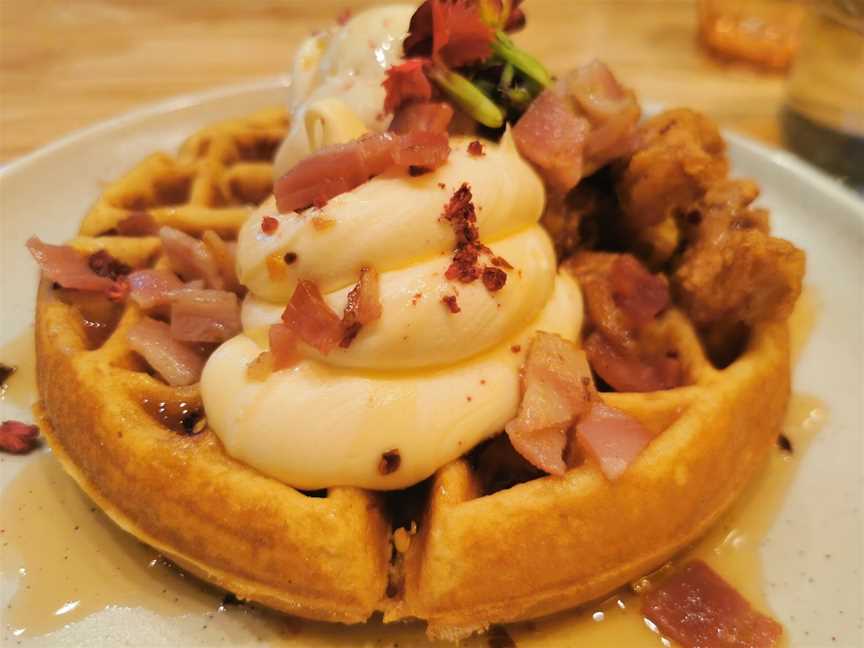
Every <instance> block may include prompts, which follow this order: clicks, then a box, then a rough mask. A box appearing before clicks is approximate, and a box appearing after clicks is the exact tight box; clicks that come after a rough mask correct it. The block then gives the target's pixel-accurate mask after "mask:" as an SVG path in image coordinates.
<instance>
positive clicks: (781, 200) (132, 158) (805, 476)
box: [0, 79, 864, 648]
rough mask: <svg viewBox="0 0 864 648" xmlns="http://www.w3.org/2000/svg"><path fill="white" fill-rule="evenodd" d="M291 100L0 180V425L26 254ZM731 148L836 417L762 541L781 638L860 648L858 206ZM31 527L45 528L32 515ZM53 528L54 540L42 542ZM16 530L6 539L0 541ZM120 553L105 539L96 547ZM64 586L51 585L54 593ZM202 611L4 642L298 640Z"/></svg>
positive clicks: (104, 622)
mask: <svg viewBox="0 0 864 648" xmlns="http://www.w3.org/2000/svg"><path fill="white" fill-rule="evenodd" d="M284 94H285V82H284V80H281V79H272V80H265V81H261V82H257V83H253V84H248V85H243V86H235V87H231V88H226V89H222V90H217V91H215V92H209V93H204V94H197V95H190V96H187V97H182V98H178V99H174V100H171V101H168V102H165V103H162V104H159V105H156V106H153V107H150V108H145V109H143V110H139V111H137V112H134V113H131V114H129V115H126V116H124V117H120V118H118V119H114V120H111V121H108V122H105V123H103V124H100V125H97V126H94V127H92V128H88V129H86V130H83V131H80V132H78V133H75V134H72V135H70V136H68V137H66V138H63V139H61V140H59V141H57V142H55V143H54V144H51V145H49V146H47V147H45V148H43V149H41V150H39V151H36V152H35V153H32V154H31V155H28V156H26V157H24V158H22V159H20V160H18V161H16V162H14V163H13V164H11V165H9V166H7V167H6V168H4V169H3V170H2V172H0V205H2V211H0V232H2V236H0V250H2V257H0V260H2V273H0V290H2V292H0V353H5V354H9V355H10V356H14V357H2V356H0V361H4V362H6V363H12V364H21V365H22V367H23V368H24V369H23V370H22V372H21V373H20V375H18V376H16V377H15V378H14V379H13V380H15V381H16V386H15V393H16V397H15V398H11V397H9V395H7V396H4V397H3V399H2V400H0V420H5V419H10V418H11V419H24V420H29V418H30V413H29V411H27V406H28V405H29V404H30V403H32V401H34V400H35V398H36V396H35V391H32V375H28V374H29V373H30V372H29V371H28V370H27V367H28V366H30V365H31V364H32V363H28V357H29V356H31V355H32V351H31V350H30V349H29V348H27V346H26V340H27V338H28V334H29V333H30V332H31V331H32V321H33V306H34V293H35V286H36V279H37V273H36V266H35V264H34V263H33V262H32V261H31V260H30V258H29V256H28V254H27V252H26V250H25V248H24V241H25V240H26V239H27V238H28V237H29V236H30V235H31V234H33V233H38V234H39V235H40V236H41V237H42V238H43V239H44V240H46V241H49V242H52V243H59V242H62V241H64V240H65V239H67V238H69V237H70V236H72V235H73V234H74V233H75V231H76V229H77V227H78V224H79V222H80V220H81V218H82V216H83V215H84V213H85V211H86V210H87V208H88V207H89V206H90V204H91V203H92V202H93V201H94V200H95V199H96V197H97V196H98V194H99V193H100V187H101V186H102V183H104V182H106V181H108V180H110V179H113V178H116V177H117V176H118V175H120V174H121V173H123V172H124V171H125V170H126V169H128V168H129V167H130V166H131V165H133V164H134V163H135V162H136V161H137V160H139V159H140V158H142V157H143V156H145V155H146V154H148V153H151V152H153V151H156V150H168V151H171V150H174V149H175V148H176V147H177V146H178V145H179V144H180V143H181V141H182V140H183V139H184V138H185V137H187V136H188V135H189V134H191V133H193V132H194V131H195V130H196V129H198V128H200V127H201V126H203V125H205V124H207V123H209V122H213V121H216V120H219V119H223V118H227V117H231V116H236V115H242V114H244V113H248V112H251V111H253V110H255V109H257V108H260V107H264V106H270V105H277V104H280V103H282V102H283V99H284ZM727 138H728V141H729V144H730V153H731V158H732V161H733V167H734V171H735V174H736V175H741V176H747V177H751V178H755V179H757V180H758V181H759V183H760V185H761V186H762V189H763V194H762V198H761V199H760V202H761V204H763V205H765V206H767V207H769V208H770V209H771V211H772V214H773V224H774V229H775V232H776V233H777V234H779V235H780V236H783V237H785V238H788V239H790V240H792V241H794V242H795V243H796V244H797V245H799V246H800V247H803V248H804V249H805V250H806V252H807V256H808V268H807V277H806V283H807V286H808V291H809V295H810V299H811V300H812V301H813V302H814V303H815V304H816V308H815V311H814V313H815V316H816V322H815V326H814V329H813V332H812V335H811V337H810V339H809V341H808V342H807V344H806V346H805V348H804V349H803V352H802V353H801V355H800V358H799V361H798V365H797V368H796V374H795V391H797V392H802V393H806V394H810V395H815V396H816V397H818V398H819V399H820V400H821V401H822V402H823V403H824V404H825V406H826V409H827V413H828V422H827V424H826V425H825V426H824V428H823V429H822V431H821V432H820V433H819V434H818V436H817V437H816V438H815V440H814V441H813V443H812V444H811V445H810V447H809V448H808V450H807V452H806V455H805V456H804V458H803V460H802V462H801V465H800V468H799V470H798V473H797V475H796V477H795V480H794V482H793V484H792V486H791V488H789V490H788V493H787V495H786V497H785V500H784V502H783V504H782V507H781V510H780V512H779V515H778V516H777V518H776V520H775V522H774V524H773V527H772V528H771V530H770V532H769V533H768V534H767V536H766V537H765V540H764V544H763V559H764V569H765V582H766V584H767V596H768V600H769V602H770V604H771V608H772V609H773V610H775V612H776V613H777V615H778V617H779V618H780V620H781V621H782V622H783V624H784V625H785V626H786V628H787V630H788V632H789V635H790V637H791V644H792V645H793V646H812V647H820V648H821V647H824V646H849V647H851V646H859V645H862V584H861V582H862V574H861V566H862V461H864V456H862V441H861V435H862V432H864V425H862V423H864V416H862V408H864V406H862V402H864V400H862V399H864V369H862V367H864V343H862V336H864V202H862V201H861V200H859V199H858V198H857V197H856V196H854V195H853V194H852V193H851V192H849V191H847V190H846V189H844V188H843V187H842V186H840V185H839V184H837V183H836V182H835V181H833V180H831V179H830V178H828V177H827V176H825V175H823V174H822V173H820V172H819V171H817V170H815V169H813V168H812V167H810V166H808V165H806V164H804V163H802V162H801V161H799V160H798V159H797V158H795V157H793V156H791V155H789V154H787V153H784V152H781V151H777V150H772V149H769V148H766V147H764V146H762V145H760V144H757V143H755V142H753V141H751V140H748V139H745V138H743V137H740V136H736V135H733V134H727ZM10 395H11V390H10ZM34 457H35V458H34ZM46 460H49V459H47V458H45V457H41V458H40V457H39V455H38V454H37V455H30V456H28V457H22V458H13V457H9V456H8V455H6V456H3V457H2V458H0V499H2V497H3V496H4V494H5V493H6V492H7V491H9V489H10V487H11V486H12V485H13V484H14V482H15V480H16V478H17V477H18V476H19V475H20V474H22V472H23V471H24V470H25V469H26V467H27V466H28V465H29V462H33V461H46ZM52 479H54V480H55V481H54V482H52V483H56V488H57V494H56V497H57V504H58V506H60V508H59V509H58V510H61V511H62V510H66V509H69V510H71V508H74V506H78V507H79V508H80V507H81V506H82V504H81V502H82V501H83V500H81V497H80V496H78V495H77V493H76V492H75V489H74V487H73V486H72V485H71V483H70V482H69V481H63V479H62V478H61V477H59V476H57V475H55V476H54V477H52ZM70 498H72V499H70ZM72 500H75V501H72ZM76 502H77V503H76ZM11 505H12V504H11V502H7V503H6V507H7V508H6V509H3V508H0V512H2V513H3V516H4V522H2V523H0V526H6V525H8V524H10V523H12V514H13V513H14V511H12V510H10V509H9V508H8V507H9V506H11ZM64 507H65V508H64ZM32 514H33V515H38V513H37V512H35V511H34V512H33V513H32ZM50 528H51V527H50V525H49V526H47V527H46V529H48V533H50ZM14 531H15V529H14V528H8V529H5V528H4V529H3V530H2V532H0V537H2V534H10V533H14ZM7 537H8V536H7ZM124 541H125V540H122V539H119V536H118V535H117V534H111V533H109V532H107V531H106V532H105V534H104V540H102V542H106V543H111V542H124ZM7 544H9V545H11V544H12V543H6V542H3V543H2V545H3V547H2V550H0V551H2V553H0V558H2V563H0V564H2V580H0V614H4V613H5V612H6V608H7V604H8V603H9V602H10V601H11V600H12V599H13V597H15V596H16V595H17V594H20V593H17V590H18V588H19V587H21V588H23V587H25V582H27V583H29V582H30V581H27V580H26V578H25V577H24V575H23V574H21V573H19V571H18V570H19V568H20V565H19V563H20V556H18V555H17V554H16V553H15V551H13V550H12V549H11V548H9V547H7ZM73 558H74V556H73ZM48 562H49V561H48V559H47V558H46V564H48ZM52 564H54V563H52ZM31 568H32V567H31ZM62 576H63V575H62V574H57V579H58V583H59V582H60V579H61V578H62ZM94 577H96V576H95V575H94ZM113 577H114V576H112V578H113ZM117 578H119V576H117ZM40 582H42V583H43V584H44V583H45V582H46V581H45V580H42V581H40ZM47 582H49V583H50V580H49V581H47ZM106 587H110V585H106ZM186 587H187V589H188V586H186ZM181 589H182V588H181ZM214 596H215V595H214ZM192 598H195V597H194V596H193V597H192ZM198 599H200V596H199V597H198V598H197V599H196V601H197V602H196V603H195V604H194V605H193V604H191V603H190V609H194V610H195V611H196V612H195V614H192V613H191V612H190V613H189V614H186V615H183V614H179V615H178V614H172V615H159V614H157V613H155V612H153V611H152V610H147V609H144V610H137V611H136V610H135V609H134V608H135V606H134V605H131V604H130V605H127V606H125V607H124V606H123V605H115V606H112V607H110V609H107V610H102V612H100V613H99V614H94V615H90V616H89V617H86V618H84V619H82V620H79V621H77V622H75V623H72V624H65V625H64V624H63V623H60V622H58V623H57V624H55V625H56V628H54V629H53V630H52V632H50V633H49V634H45V635H42V636H41V637H40V636H34V633H33V632H28V631H24V632H18V634H17V635H16V634H15V632H16V630H20V628H15V627H13V626H12V625H11V620H10V619H8V618H5V617H4V618H3V623H2V625H3V629H2V635H3V637H2V641H3V642H5V641H10V644H9V645H11V642H12V641H13V640H14V639H18V640H20V641H22V642H23V643H24V644H25V645H37V644H55V645H56V644H61V643H62V644H66V645H80V644H82V643H87V644H88V645H116V644H118V643H121V642H122V643H130V644H138V645H143V644H146V645H157V644H158V645H176V644H186V645H189V644H197V645H213V644H216V643H221V642H223V641H227V642H231V643H234V644H235V645H236V644H246V643H253V642H255V641H256V639H260V638H262V637H263V638H264V639H266V640H271V641H275V640H276V639H277V638H279V637H281V639H279V641H280V642H285V641H288V642H289V643H292V640H291V636H292V632H291V631H287V632H286V631H285V628H284V624H283V626H280V627H276V626H278V625H279V623H278V622H276V621H274V620H273V618H272V615H271V616H267V615H258V616H256V614H257V613H248V614H243V615H240V616H237V615H235V616H234V617H232V618H228V617H227V616H226V619H218V618H216V619H214V620H212V623H211V626H212V627H211V630H210V631H207V628H206V626H207V622H206V621H205V623H204V624H203V626H204V627H203V628H202V627H201V625H202V624H201V619H202V618H205V619H207V618H210V617H213V616H214V615H213V614H210V615H209V616H207V615H206V613H203V612H201V609H202V608H201V603H200V600H198ZM181 604H182V601H181ZM205 607H206V606H205ZM211 610H212V608H211ZM196 614H197V616H196ZM202 615H203V616H202ZM217 616H218V615H217ZM259 617H260V618H259ZM61 621H62V619H61ZM274 624H275V625H274ZM193 626H194V627H193ZM274 627H276V629H275V630H274ZM280 628H281V629H280ZM214 629H215V630H216V631H218V636H217V635H216V634H213V630H214ZM379 630H380V626H379ZM352 632H353V634H346V633H343V632H335V631H334V632H331V631H330V630H329V629H328V628H327V627H326V626H323V625H315V624H313V626H312V629H311V630H308V629H307V630H304V632H303V633H302V634H301V635H300V636H299V637H298V638H297V641H298V642H299V643H296V645H330V644H332V643H334V642H339V643H351V644H354V645H357V644H361V643H370V644H371V642H376V643H377V641H378V639H380V638H376V637H375V630H374V628H373V629H371V630H369V631H362V630H361V631H356V630H355V631H352ZM419 640H420V639H419V634H418V633H417V631H416V628H413V629H406V630H405V631H404V632H397V633H393V632H388V633H387V637H386V641H387V642H393V641H400V643H401V645H402V646H405V645H413V644H414V643H415V642H416V641H419ZM292 645H294V644H293V643H292ZM378 645H380V644H378Z"/></svg>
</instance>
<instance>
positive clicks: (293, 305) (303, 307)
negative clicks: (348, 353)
mask: <svg viewBox="0 0 864 648" xmlns="http://www.w3.org/2000/svg"><path fill="white" fill-rule="evenodd" d="M282 321H283V322H285V324H286V325H288V327H289V328H290V329H291V330H292V331H294V333H295V334H296V335H297V337H299V338H300V339H301V340H303V342H305V343H306V344H308V345H309V346H311V347H314V348H316V349H318V351H320V352H321V353H330V351H332V350H333V349H335V348H336V346H338V344H339V343H340V342H341V341H342V336H343V333H344V331H343V327H342V321H341V320H340V319H339V316H338V315H337V314H336V313H334V312H333V309H331V308H330V306H328V305H327V302H325V301H324V297H322V295H321V291H320V290H319V289H318V286H317V285H315V284H314V283H313V282H311V281H306V280H302V281H300V282H299V283H298V284H297V288H295V290H294V294H293V295H292V296H291V301H289V302H288V305H287V306H285V311H284V312H283V313H282Z"/></svg>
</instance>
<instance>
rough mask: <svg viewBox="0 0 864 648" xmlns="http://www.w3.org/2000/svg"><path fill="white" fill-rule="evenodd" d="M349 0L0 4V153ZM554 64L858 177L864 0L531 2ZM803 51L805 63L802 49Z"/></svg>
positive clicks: (263, 48)
mask: <svg viewBox="0 0 864 648" xmlns="http://www.w3.org/2000/svg"><path fill="white" fill-rule="evenodd" d="M372 4H379V3H378V2H374V1H371V0H370V1H355V2H351V1H349V0H304V1H298V0H281V1H274V0H262V1H256V2H247V1H243V0H175V1H170V2H169V1H167V0H155V1H151V2H137V1H135V0H75V1H74V2H63V1H60V0H54V1H50V0H0V102H2V103H0V163H4V162H8V161H10V160H12V159H14V158H16V157H19V156H21V155H23V154H25V153H28V152H29V151H32V150H33V149H35V148H37V147H39V146H42V145H44V144H46V143H48V142H50V141H51V140H53V139H56V138H57V137H59V136H61V135H63V134H65V133H68V132H70V131H72V130H74V129H77V128H81V127H83V126H86V125H89V124H93V123H95V122H97V121H99V120H102V119H105V118H108V117H111V116H115V115H118V114H120V113H123V112H125V111H128V110H130V109H132V108H134V107H138V106H140V105H141V104H146V103H148V102H153V101H157V100H159V99H164V98H167V97H171V96H173V95H178V94H185V93H190V92H195V91H198V90H203V89H206V88H212V87H216V86H220V85H225V84H231V83H239V82H245V81H249V80H252V79H256V78H261V77H267V76H274V75H283V74H285V73H286V71H287V70H288V67H289V65H290V62H291V59H292V55H293V52H294V49H295V47H296V45H297V44H298V43H299V42H300V40H301V39H302V38H303V37H304V36H306V35H308V34H309V33H310V32H312V31H314V30H315V29H316V28H320V27H321V26H324V25H326V24H327V23H329V22H330V21H333V20H334V19H335V18H336V16H338V15H339V14H340V13H341V12H342V11H344V10H346V9H349V8H354V9H359V8H361V7H364V6H369V5H372ZM526 9H527V13H528V25H527V27H526V29H525V30H524V32H523V33H521V34H519V36H518V37H517V38H518V39H519V41H520V43H521V44H522V45H523V46H524V47H525V48H526V49H528V50H529V51H532V52H533V53H535V54H536V55H538V56H539V57H540V58H541V59H542V60H543V61H544V62H546V63H547V65H548V66H549V67H550V68H551V69H552V70H553V71H560V70H564V69H566V68H568V67H571V66H574V65H577V64H579V63H581V62H584V61H586V60H587V59H590V58H592V57H597V58H601V59H603V60H605V61H606V62H607V63H609V64H610V65H611V67H612V68H613V70H614V71H615V72H616V73H617V74H618V75H619V77H620V78H622V80H623V81H625V82H626V83H627V84H629V85H631V86H632V87H634V88H635V89H636V90H637V92H638V93H639V95H640V97H641V98H642V100H643V101H647V100H651V101H657V102H662V103H664V104H666V105H668V106H676V105H686V106H690V107H693V108H696V109H698V110H701V111H704V112H705V113H707V114H708V115H710V116H711V117H712V118H714V119H715V120H716V121H717V122H718V123H719V124H720V125H721V126H723V127H725V128H729V129H732V130H735V131H738V132H741V133H744V134H746V135H749V136H751V137H754V138H755V139H757V140H761V141H762V142H765V143H768V144H771V145H774V146H780V147H785V148H789V149H792V150H795V151H796V152H798V153H801V154H803V155H805V156H807V157H808V158H810V159H811V160H815V161H817V162H818V163H819V164H821V165H823V166H824V167H825V168H827V169H828V170H829V171H831V172H832V173H834V174H835V175H837V176H838V177H842V178H845V179H847V181H849V182H850V183H864V179H862V178H861V177H859V176H858V175H857V174H860V173H864V0H837V1H827V0H826V1H824V2H816V1H812V2H795V1H793V0H702V1H701V2H700V1H698V0H607V1H601V0H594V1H589V0H581V1H580V0H566V1H565V0H528V3H527V6H526ZM796 59H797V60H796Z"/></svg>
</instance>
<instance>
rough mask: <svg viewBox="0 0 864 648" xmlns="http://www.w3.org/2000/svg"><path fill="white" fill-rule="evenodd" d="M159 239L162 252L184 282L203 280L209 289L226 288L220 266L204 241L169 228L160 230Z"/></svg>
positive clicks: (165, 227) (164, 227)
mask: <svg viewBox="0 0 864 648" xmlns="http://www.w3.org/2000/svg"><path fill="white" fill-rule="evenodd" d="M159 238H160V239H162V251H163V252H164V253H165V256H166V257H168V262H169V264H170V265H171V269H172V270H174V272H176V273H177V274H178V275H180V276H181V277H182V278H183V279H184V280H186V281H191V280H193V279H203V280H204V281H205V282H206V284H207V287H208V288H214V289H216V290H222V289H223V288H224V287H225V281H224V280H223V279H222V274H221V273H220V272H219V266H218V265H217V264H216V260H215V259H214V258H213V254H212V253H211V252H210V250H209V249H208V247H207V246H206V245H205V244H204V243H203V242H202V241H199V240H198V239H196V238H193V237H191V236H189V235H188V234H186V233H185V232H181V231H180V230H178V229H174V228H173V227H167V226H163V227H161V228H160V229H159Z"/></svg>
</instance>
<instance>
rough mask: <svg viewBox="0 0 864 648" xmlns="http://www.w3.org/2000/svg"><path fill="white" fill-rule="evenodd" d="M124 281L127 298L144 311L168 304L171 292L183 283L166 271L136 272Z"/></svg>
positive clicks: (148, 270)
mask: <svg viewBox="0 0 864 648" xmlns="http://www.w3.org/2000/svg"><path fill="white" fill-rule="evenodd" d="M126 281H127V283H128V285H129V297H130V298H131V299H132V301H134V302H135V303H136V304H138V306H140V307H141V308H142V309H144V310H150V309H151V308H156V307H157V306H162V305H164V304H168V303H170V301H171V291H173V290H177V289H179V288H182V287H183V282H182V281H180V279H179V278H178V277H177V275H175V274H174V273H173V272H170V271H168V270H150V269H147V270H136V271H135V272H133V273H132V274H130V275H129V276H128V277H127V278H126Z"/></svg>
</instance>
